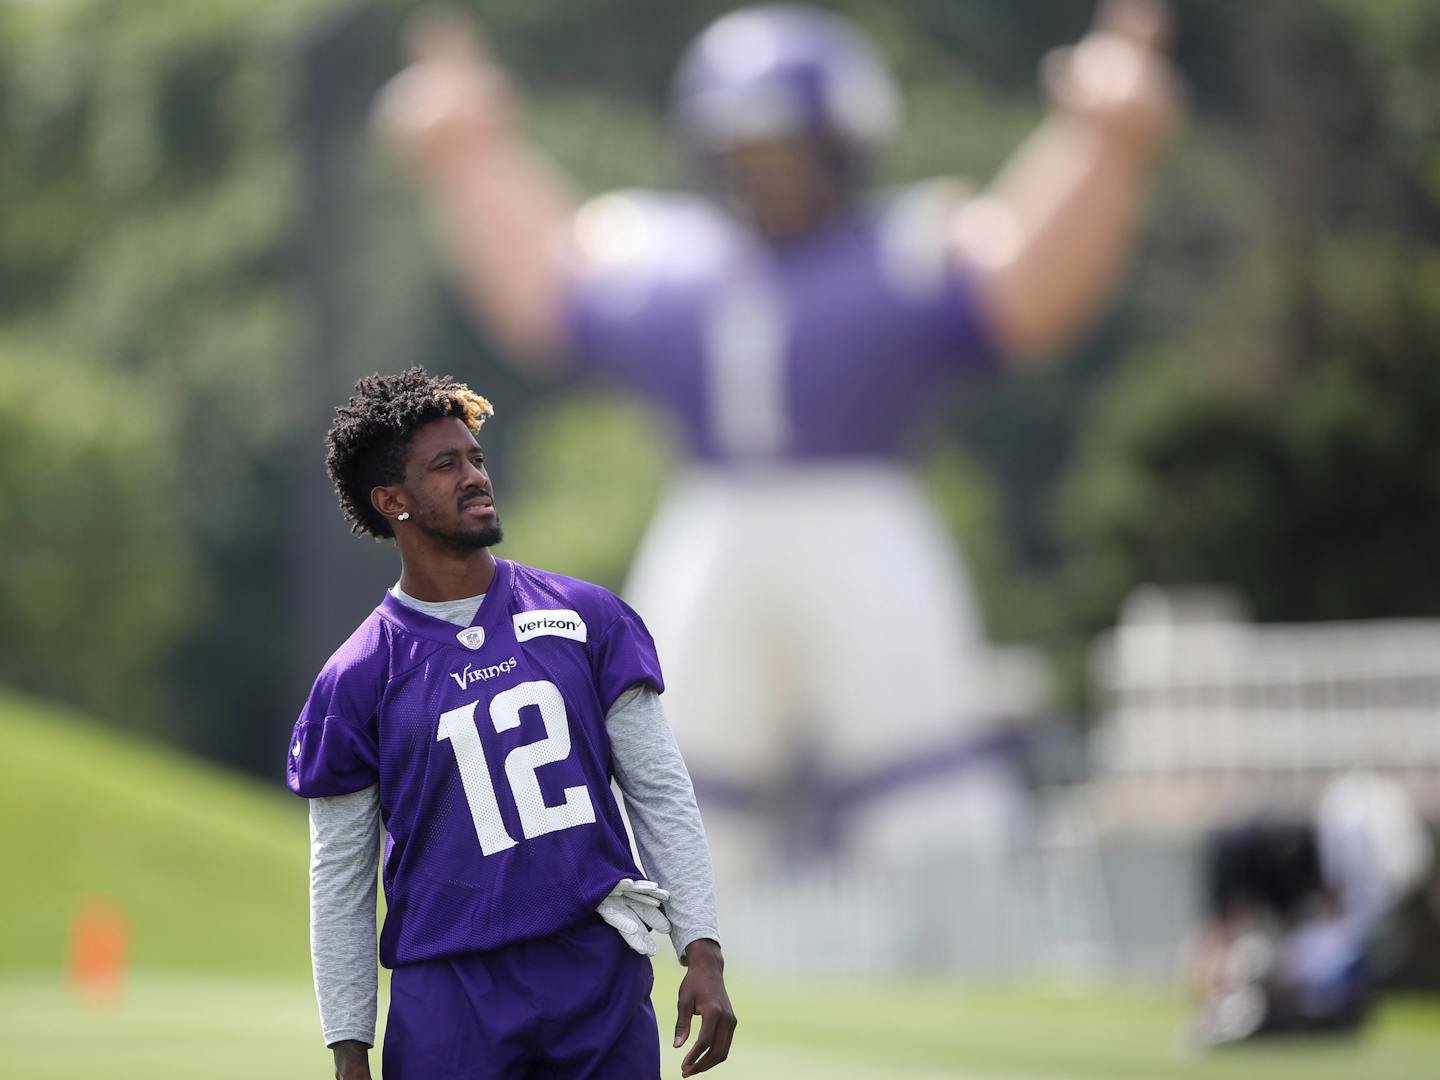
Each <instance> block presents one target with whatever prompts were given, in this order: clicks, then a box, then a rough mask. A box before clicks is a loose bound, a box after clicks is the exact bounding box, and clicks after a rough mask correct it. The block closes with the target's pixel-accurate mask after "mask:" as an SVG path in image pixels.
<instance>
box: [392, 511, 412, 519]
mask: <svg viewBox="0 0 1440 1080" xmlns="http://www.w3.org/2000/svg"><path fill="white" fill-rule="evenodd" d="M395 520H396V521H409V520H410V511H409V510H401V511H400V513H399V514H398V515H397V516H396V518H395Z"/></svg>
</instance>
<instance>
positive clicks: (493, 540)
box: [415, 511, 505, 551]
mask: <svg viewBox="0 0 1440 1080" xmlns="http://www.w3.org/2000/svg"><path fill="white" fill-rule="evenodd" d="M415 524H416V525H417V526H418V527H419V528H420V531H421V532H423V533H424V534H425V535H426V536H428V537H430V538H431V539H433V540H435V541H437V542H438V543H440V544H441V545H443V546H445V547H450V548H454V549H456V550H457V551H479V550H480V549H481V548H489V547H494V546H495V545H496V544H498V543H500V541H501V540H503V539H504V538H505V534H504V532H503V531H502V530H501V528H500V514H499V512H498V511H497V512H496V514H495V520H493V521H483V522H476V523H474V524H470V525H468V526H465V525H460V526H456V525H451V524H440V523H439V522H437V521H435V518H434V515H432V514H429V513H424V514H416V515H415Z"/></svg>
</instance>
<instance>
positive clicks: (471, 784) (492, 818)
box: [435, 680, 595, 855]
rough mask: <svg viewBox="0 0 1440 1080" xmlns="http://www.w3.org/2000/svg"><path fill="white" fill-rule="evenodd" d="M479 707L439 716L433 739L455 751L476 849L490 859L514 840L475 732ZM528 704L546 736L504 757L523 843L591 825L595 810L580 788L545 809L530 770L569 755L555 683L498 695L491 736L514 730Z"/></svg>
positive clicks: (565, 722)
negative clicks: (537, 714) (477, 842)
mask: <svg viewBox="0 0 1440 1080" xmlns="http://www.w3.org/2000/svg"><path fill="white" fill-rule="evenodd" d="M478 704H479V702H478V701H472V702H470V704H469V705H462V706H461V707H460V708H458V709H451V710H450V711H449V712H446V713H442V714H441V715H440V728H439V732H438V734H437V735H436V737H435V738H436V741H437V742H443V741H445V740H446V739H448V740H449V741H450V746H451V749H453V750H454V751H455V763H456V765H457V766H459V769H460V783H461V785H462V786H463V787H464V789H465V801H466V802H467V803H469V804H470V817H471V819H472V820H473V821H474V822H475V835H476V836H477V837H478V838H479V840H480V850H481V851H482V852H484V853H485V854H486V855H494V854H496V853H498V852H501V851H505V850H507V849H508V848H512V847H514V846H515V844H516V843H517V841H516V840H515V838H514V837H513V836H511V835H510V833H509V832H508V831H507V830H506V828H505V822H504V820H503V819H502V818H501V817H500V800H499V797H498V795H497V794H496V791H495V785H494V783H493V782H492V781H491V779H490V767H489V765H488V764H487V763H486V761H485V748H484V747H483V746H482V745H481V742H480V731H479V729H478V728H477V727H476V726H475V706H476V705H478ZM527 705H534V706H537V707H538V708H539V710H540V719H541V721H542V722H543V723H544V725H545V737H544V738H543V739H540V740H538V741H537V742H532V743H525V744H524V745H523V746H517V747H515V749H513V750H511V751H510V753H508V754H506V755H505V779H506V780H507V781H509V785H510V794H511V797H512V798H513V799H514V800H515V809H516V810H518V811H519V813H520V828H521V830H522V831H523V832H524V833H525V839H526V840H531V839H534V838H535V837H537V836H544V835H545V834H546V833H552V832H558V831H559V830H561V829H573V828H574V827H575V826H577V825H588V824H590V823H592V822H593V821H594V820H595V805H594V803H592V802H591V801H590V792H589V791H588V790H587V789H586V788H585V787H584V785H577V786H575V787H568V788H566V789H565V792H564V796H565V801H564V802H562V803H560V804H559V805H557V806H546V805H545V797H544V795H543V794H541V791H540V781H539V779H538V778H537V777H536V775H535V771H536V770H537V769H538V768H540V766H542V765H549V764H552V763H553V762H556V761H564V760H565V759H566V758H568V757H569V756H570V719H569V715H568V714H567V713H566V711H565V699H564V698H562V697H561V696H560V689H559V687H557V686H556V685H555V684H554V683H552V682H546V681H544V680H535V681H532V682H523V683H521V684H520V685H518V686H512V687H511V688H510V689H509V690H504V691H501V692H500V693H498V694H496V695H495V696H494V697H493V698H492V699H491V700H490V722H491V723H492V724H494V725H495V730H496V732H503V731H510V730H512V729H513V728H517V727H519V726H520V710H521V709H523V708H525V707H526V706H527Z"/></svg>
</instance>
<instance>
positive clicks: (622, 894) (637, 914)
mask: <svg viewBox="0 0 1440 1080" xmlns="http://www.w3.org/2000/svg"><path fill="white" fill-rule="evenodd" d="M669 899H670V894H669V893H668V892H667V891H665V890H664V889H662V888H661V887H660V886H659V885H657V884H655V882H653V881H634V880H632V879H631V878H622V879H621V880H620V883H619V884H618V885H616V886H615V888H613V889H611V890H610V895H609V896H607V897H605V899H604V900H601V901H600V906H599V907H597V908H596V909H595V910H596V911H597V912H598V913H599V915H600V917H601V918H602V919H604V920H605V921H606V922H607V923H609V924H610V925H611V926H613V927H614V928H615V929H616V930H617V931H619V933H620V936H621V937H623V938H624V939H625V944H626V945H629V946H630V947H631V948H632V949H634V950H635V951H636V952H638V953H639V954H640V955H641V956H654V955H655V942H654V941H653V940H652V939H651V937H650V931H652V930H659V931H660V932H661V933H662V934H668V933H669V932H670V920H669V919H667V918H666V917H665V912H663V911H661V910H660V905H661V904H663V903H664V902H665V901H666V900H669Z"/></svg>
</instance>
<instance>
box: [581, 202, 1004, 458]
mask: <svg viewBox="0 0 1440 1080" xmlns="http://www.w3.org/2000/svg"><path fill="white" fill-rule="evenodd" d="M960 198H961V195H960V193H959V192H957V190H956V189H955V187H954V186H953V185H950V184H946V183H943V182H933V183H929V184H923V185H919V186H916V187H913V188H908V189H905V190H903V191H901V192H899V193H896V194H888V195H885V196H883V197H881V198H879V199H877V200H876V201H875V202H874V203H873V204H871V205H867V206H865V207H864V208H863V209H859V210H857V211H855V212H854V213H853V214H852V215H851V216H849V217H846V218H843V219H841V220H840V221H839V222H837V223H835V224H833V225H831V226H829V227H827V228H825V229H823V230H821V231H820V232H818V233H816V234H815V235H813V236H810V237H807V238H804V239H802V240H800V241H797V242H794V243H791V244H787V245H785V246H770V245H767V244H765V243H764V242H763V241H762V240H761V239H760V238H759V237H758V236H756V235H755V234H754V233H753V232H752V231H750V230H749V229H747V228H746V227H745V226H744V225H743V224H742V223H740V222H738V221H737V220H736V219H735V218H733V217H732V216H730V215H729V214H727V213H725V212H724V211H723V210H722V209H721V208H720V207H719V206H718V205H717V204H716V203H714V202H713V201H712V200H709V199H704V198H701V197H699V196H689V195H680V194H674V195H671V194H659V193H655V192H626V193H620V194H616V195H610V196H605V197H603V198H601V199H597V200H596V201H595V202H593V203H591V204H590V205H589V206H587V207H586V208H585V209H584V210H582V211H581V213H580V216H579V217H578V218H577V227H576V233H577V237H578V240H579V244H580V247H581V252H582V256H583V258H582V259H581V260H580V261H579V267H578V269H577V270H576V271H575V272H574V274H573V275H572V278H571V281H570V284H569V290H568V295H567V325H568V335H569V341H570V347H571V349H572V351H573V352H574V353H575V354H576V356H577V357H578V358H579V359H580V361H581V362H582V364H583V366H584V367H585V368H587V369H589V370H591V371H594V372H596V373H599V374H602V375H604V376H607V377H610V378H616V379H619V380H620V381H622V382H625V383H627V384H629V385H630V386H631V387H633V388H634V389H636V390H639V391H640V392H641V393H643V394H645V395H646V396H648V397H650V398H651V399H652V400H654V401H656V402H657V403H658V404H659V405H661V406H662V407H664V408H665V409H666V410H667V411H668V412H670V413H671V414H672V415H673V416H674V417H675V418H676V419H677V420H678V421H679V423H680V426H681V429H682V432H683V434H684V437H685V439H686V441H687V443H688V444H689V447H690V450H691V452H692V453H693V454H694V455H695V456H696V457H697V458H699V459H700V460H703V461H711V462H727V461H736V460H747V459H748V460H757V459H758V460H766V459H771V460H774V459H790V460H809V459H815V458H833V457H853V456H857V455H861V456H868V457H893V456H895V455H897V454H899V453H901V452H902V451H904V450H905V449H906V446H905V437H906V433H907V432H908V431H910V430H912V429H913V427H914V422H915V420H916V419H917V417H918V416H919V415H920V413H921V412H922V411H923V410H925V409H926V408H927V407H929V406H930V405H931V404H933V402H934V400H935V395H936V393H937V391H942V390H943V389H944V388H945V387H946V386H947V385H948V384H949V383H950V382H951V381H952V380H953V379H954V377H955V376H956V374H957V373H958V372H961V371H964V370H967V369H969V370H975V369H979V368H988V367H989V366H990V365H991V363H992V361H993V359H994V350H993V348H992V346H991V343H990V340H989V338H988V335H987V331H986V328H985V326H984V324H983V320H982V315H981V312H980V311H979V309H978V304H977V301H976V298H975V293H974V289H973V283H972V281H971V279H970V275H969V274H968V272H967V271H966V269H965V268H964V267H963V266H962V265H961V264H960V262H959V260H958V259H957V257H956V255H955V250H954V243H953V240H952V239H951V231H952V230H951V226H952V223H953V220H954V214H955V211H956V209H957V207H958V205H959V201H960Z"/></svg>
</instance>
